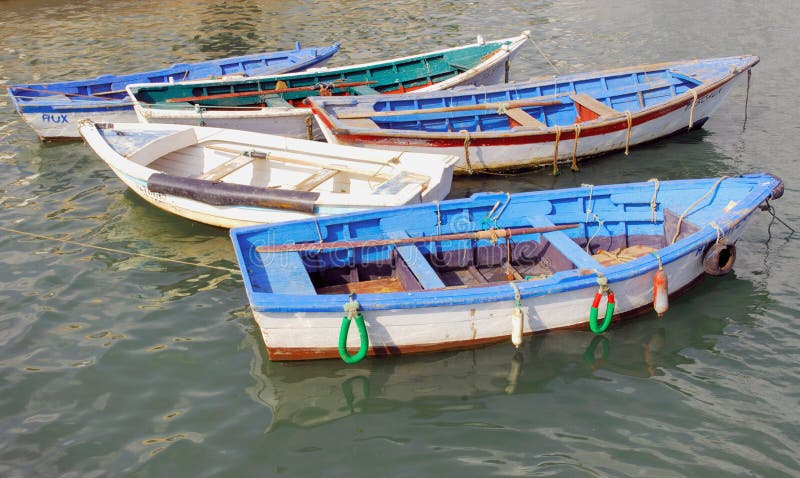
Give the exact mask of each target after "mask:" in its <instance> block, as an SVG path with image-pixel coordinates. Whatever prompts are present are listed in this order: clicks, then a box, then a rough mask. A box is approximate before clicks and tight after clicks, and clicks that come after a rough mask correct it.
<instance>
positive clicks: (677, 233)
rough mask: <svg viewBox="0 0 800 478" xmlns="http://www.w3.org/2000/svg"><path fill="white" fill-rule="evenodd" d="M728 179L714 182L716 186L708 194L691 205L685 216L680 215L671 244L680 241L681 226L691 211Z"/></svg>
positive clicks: (724, 177) (684, 212)
mask: <svg viewBox="0 0 800 478" xmlns="http://www.w3.org/2000/svg"><path fill="white" fill-rule="evenodd" d="M727 177H728V176H722V177H721V178H719V179H717V180H716V181H715V182H714V184H713V185H712V186H711V189H709V190H708V191H706V193H705V194H703V195H702V196H700V198H699V199H698V200H697V201H695V202H693V203H692V204H691V205H689V207H687V208H686V210H685V211H683V214H681V215H680V217H679V218H678V223H677V224H676V225H675V235H674V236H672V241H671V242H670V244H675V241H676V240H677V239H678V235H679V234H680V232H681V225H682V224H683V219H684V218H685V217H686V215H687V214H688V213H689V211H691V210H692V209H694V207H695V206H697V205H698V204H699V203H700V201H702V200H703V199H705V198H706V196H708V195H709V194H711V193H712V192H713V191H714V190H715V189H717V186H719V183H721V182H722V180H723V179H727Z"/></svg>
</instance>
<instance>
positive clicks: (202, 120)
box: [194, 105, 206, 126]
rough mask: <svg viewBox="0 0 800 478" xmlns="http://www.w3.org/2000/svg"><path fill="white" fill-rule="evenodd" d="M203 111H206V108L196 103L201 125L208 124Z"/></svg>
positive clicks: (196, 111) (195, 106) (195, 108)
mask: <svg viewBox="0 0 800 478" xmlns="http://www.w3.org/2000/svg"><path fill="white" fill-rule="evenodd" d="M203 111H205V108H201V107H200V105H194V112H195V113H197V114H198V115H200V126H205V125H206V120H204V119H203Z"/></svg>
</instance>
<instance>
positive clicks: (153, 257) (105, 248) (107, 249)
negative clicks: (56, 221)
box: [0, 226, 241, 274]
mask: <svg viewBox="0 0 800 478" xmlns="http://www.w3.org/2000/svg"><path fill="white" fill-rule="evenodd" d="M0 231H5V232H11V233H14V234H19V235H21V236H28V237H33V238H35V239H46V240H49V241H55V242H62V243H64V244H70V245H73V246H80V247H86V248H89V249H96V250H99V251H104V252H114V253H117V254H125V255H128V256H134V257H142V258H144V259H153V260H157V261H163V262H172V263H175V264H183V265H187V266H197V267H206V268H208V269H217V270H221V271H225V272H231V273H235V274H241V272H240V271H238V270H236V269H230V268H227V267H220V266H212V265H208V264H200V263H197V262H188V261H181V260H178V259H168V258H166V257H156V256H151V255H148V254H141V253H138V252H130V251H123V250H120V249H112V248H110V247H103V246H93V245H91V244H85V243H82V242H77V241H70V240H68V239H61V238H58V237H53V236H45V235H43V234H34V233H32V232H25V231H20V230H18V229H11V228H9V227H2V226H0Z"/></svg>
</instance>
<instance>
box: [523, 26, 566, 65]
mask: <svg viewBox="0 0 800 478" xmlns="http://www.w3.org/2000/svg"><path fill="white" fill-rule="evenodd" d="M522 35H523V36H524V37H525V38H527V39H528V40H530V41H531V43H533V46H535V47H536V49H537V50H539V53H540V54H541V55H542V57H543V58H544V59H545V60H547V63H549V64H550V66H552V67H553V70H554V71H555V72H556V74H557V75H560V74H561V72H560V71H558V68H556V65H554V64H553V62H552V61H550V58H549V57H548V56H547V55H545V54H544V52H543V51H542V49H541V48H539V45H538V44H537V43H536V42H535V41H534V40H533V38H531V34H530V32H523V33H522Z"/></svg>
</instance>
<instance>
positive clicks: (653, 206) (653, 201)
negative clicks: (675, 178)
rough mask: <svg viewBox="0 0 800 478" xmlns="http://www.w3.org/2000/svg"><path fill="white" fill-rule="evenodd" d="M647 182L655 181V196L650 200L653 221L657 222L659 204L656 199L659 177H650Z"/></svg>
mask: <svg viewBox="0 0 800 478" xmlns="http://www.w3.org/2000/svg"><path fill="white" fill-rule="evenodd" d="M647 182H648V183H649V182H653V183H655V187H654V188H653V198H652V199H651V200H650V214H651V216H652V221H651V222H656V206H658V202H657V201H656V199H657V198H658V186H659V183H658V178H652V179H648V180H647Z"/></svg>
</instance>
